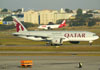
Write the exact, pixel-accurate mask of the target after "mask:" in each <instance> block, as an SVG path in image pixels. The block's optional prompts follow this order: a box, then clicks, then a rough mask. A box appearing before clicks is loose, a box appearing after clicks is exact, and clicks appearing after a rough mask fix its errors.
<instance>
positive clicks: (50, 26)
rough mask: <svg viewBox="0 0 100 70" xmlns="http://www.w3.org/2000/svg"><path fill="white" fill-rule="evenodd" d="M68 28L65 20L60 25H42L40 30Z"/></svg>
mask: <svg viewBox="0 0 100 70" xmlns="http://www.w3.org/2000/svg"><path fill="white" fill-rule="evenodd" d="M65 26H66V20H63V22H62V23H61V24H60V25H40V26H39V27H38V28H39V29H46V30H49V29H54V28H62V27H65Z"/></svg>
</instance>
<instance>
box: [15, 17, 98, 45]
mask: <svg viewBox="0 0 100 70" xmlns="http://www.w3.org/2000/svg"><path fill="white" fill-rule="evenodd" d="M13 20H14V21H15V23H16V30H17V32H15V33H13V35H14V36H18V37H22V38H26V39H30V40H35V41H47V42H49V44H51V45H62V44H63V42H64V41H69V42H70V43H74V44H77V43H79V42H80V41H89V43H92V42H93V41H94V40H96V39H98V38H99V36H97V35H96V34H95V33H92V32H87V31H28V30H27V29H26V28H25V27H24V26H23V25H22V23H21V22H20V21H19V20H17V18H16V17H14V16H13Z"/></svg>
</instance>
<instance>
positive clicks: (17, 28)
mask: <svg viewBox="0 0 100 70" xmlns="http://www.w3.org/2000/svg"><path fill="white" fill-rule="evenodd" d="M13 21H14V22H15V23H16V31H17V32H20V31H27V29H26V28H25V27H24V26H23V25H22V23H21V22H20V21H19V20H17V18H16V17H14V16H13Z"/></svg>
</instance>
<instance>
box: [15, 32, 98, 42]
mask: <svg viewBox="0 0 100 70" xmlns="http://www.w3.org/2000/svg"><path fill="white" fill-rule="evenodd" d="M13 34H14V35H17V36H19V37H22V38H26V39H31V40H35V41H41V40H44V41H47V40H53V39H63V41H93V40H96V39H98V38H99V37H98V36H97V35H96V34H95V33H92V32H87V31H24V32H16V33H13Z"/></svg>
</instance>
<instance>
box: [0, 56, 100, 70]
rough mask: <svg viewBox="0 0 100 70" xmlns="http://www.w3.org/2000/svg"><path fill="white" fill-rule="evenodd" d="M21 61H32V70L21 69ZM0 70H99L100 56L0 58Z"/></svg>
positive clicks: (27, 69) (28, 69)
mask: <svg viewBox="0 0 100 70" xmlns="http://www.w3.org/2000/svg"><path fill="white" fill-rule="evenodd" d="M21 60H32V61H33V66H32V68H21V67H20V61H21ZM79 62H81V63H82V68H78V64H79ZM0 70H100V56H75V55H72V56H0Z"/></svg>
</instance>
